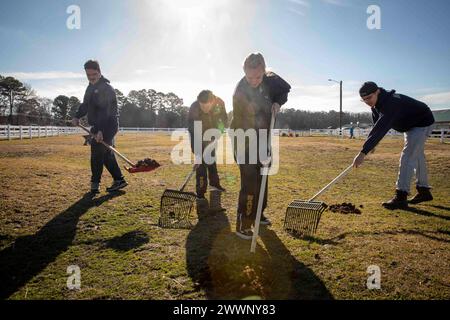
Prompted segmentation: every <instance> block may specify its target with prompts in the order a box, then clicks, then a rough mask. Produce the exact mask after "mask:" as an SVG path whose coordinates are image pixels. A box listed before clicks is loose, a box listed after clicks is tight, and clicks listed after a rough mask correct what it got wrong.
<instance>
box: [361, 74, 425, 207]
mask: <svg viewBox="0 0 450 320" xmlns="http://www.w3.org/2000/svg"><path fill="white" fill-rule="evenodd" d="M359 93H360V96H361V98H362V101H364V102H365V103H366V104H367V105H368V106H370V107H371V108H372V117H373V121H374V123H375V125H374V127H373V129H372V130H371V132H370V133H369V136H368V138H367V140H366V142H365V143H364V146H363V148H362V150H361V152H360V153H359V154H358V155H357V156H356V157H355V159H354V160H353V166H354V167H359V166H360V165H361V164H362V163H363V161H364V158H365V156H366V155H367V154H368V153H369V152H370V151H372V150H373V149H374V148H375V146H376V145H377V144H378V143H379V142H380V141H381V139H383V137H384V136H385V135H386V133H387V132H388V131H389V130H390V129H395V130H397V131H399V132H404V136H405V144H404V148H403V151H402V153H401V156H400V168H399V173H398V179H397V183H396V191H395V196H394V198H392V199H391V200H389V201H387V202H384V203H383V204H382V205H383V206H384V207H385V208H388V209H399V208H406V207H408V200H407V196H408V194H409V190H410V183H411V179H412V177H413V175H414V171H415V174H416V189H417V194H416V195H415V196H414V197H413V198H412V199H410V200H409V203H411V204H417V203H421V202H424V201H430V200H433V196H432V194H431V192H430V189H431V187H430V185H429V182H428V172H427V165H426V160H425V141H426V140H427V138H428V136H429V135H430V133H431V131H432V128H431V126H432V125H433V123H434V117H433V113H432V112H431V110H430V108H429V107H428V106H427V105H426V104H425V103H423V102H420V101H417V100H415V99H413V98H410V97H408V96H405V95H402V94H398V93H396V92H395V90H391V91H386V90H385V89H383V88H379V87H378V86H377V85H376V84H375V83H374V82H370V81H369V82H365V83H364V84H363V86H362V87H361V89H360V90H359Z"/></svg>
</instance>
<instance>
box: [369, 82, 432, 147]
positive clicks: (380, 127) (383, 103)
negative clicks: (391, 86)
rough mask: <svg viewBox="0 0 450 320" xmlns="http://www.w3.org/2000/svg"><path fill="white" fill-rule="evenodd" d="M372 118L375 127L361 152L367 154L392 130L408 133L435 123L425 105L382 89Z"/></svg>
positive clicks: (373, 109)
mask: <svg viewBox="0 0 450 320" xmlns="http://www.w3.org/2000/svg"><path fill="white" fill-rule="evenodd" d="M372 118H373V122H374V123H375V126H374V127H373V129H372V130H371V131H370V133H369V136H368V138H367V140H366V142H365V143H364V146H363V148H362V151H361V152H363V153H365V154H367V153H369V152H370V151H371V150H372V149H373V148H375V146H376V145H377V144H378V143H379V142H380V141H381V139H383V137H384V136H385V135H386V133H387V132H388V131H389V130H390V129H394V130H397V131H399V132H406V131H409V130H411V129H412V128H414V127H428V126H431V125H432V124H433V123H434V117H433V113H432V112H431V110H430V108H429V107H428V106H427V105H426V104H425V103H423V102H421V101H417V100H415V99H413V98H410V97H408V96H405V95H402V94H398V93H395V90H391V91H389V92H388V91H386V90H385V89H383V88H380V95H379V96H378V100H377V103H376V105H375V107H374V108H372Z"/></svg>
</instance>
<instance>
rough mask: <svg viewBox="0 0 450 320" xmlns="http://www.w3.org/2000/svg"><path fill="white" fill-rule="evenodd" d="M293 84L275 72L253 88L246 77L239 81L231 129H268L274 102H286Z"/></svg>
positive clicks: (268, 74)
mask: <svg viewBox="0 0 450 320" xmlns="http://www.w3.org/2000/svg"><path fill="white" fill-rule="evenodd" d="M290 89H291V86H290V85H289V84H288V83H287V82H286V81H284V80H283V79H282V78H281V77H280V76H278V75H277V74H275V73H273V72H267V73H266V74H265V75H264V78H263V81H262V83H261V84H260V85H259V86H258V87H257V88H252V87H251V86H250V85H249V84H248V82H247V80H246V79H245V77H244V78H242V79H241V81H239V83H238V85H237V87H236V89H235V92H234V95H233V120H232V122H231V125H230V128H231V129H244V130H246V129H250V128H253V129H268V128H269V126H270V118H271V115H272V104H274V103H275V102H277V103H278V104H279V105H280V106H282V105H283V104H285V103H286V101H287V99H288V93H289V91H290Z"/></svg>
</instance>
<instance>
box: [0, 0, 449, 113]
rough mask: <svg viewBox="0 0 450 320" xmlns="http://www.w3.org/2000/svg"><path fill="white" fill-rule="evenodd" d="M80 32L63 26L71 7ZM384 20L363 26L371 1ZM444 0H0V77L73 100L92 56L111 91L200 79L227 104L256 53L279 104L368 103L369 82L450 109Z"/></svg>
mask: <svg viewBox="0 0 450 320" xmlns="http://www.w3.org/2000/svg"><path fill="white" fill-rule="evenodd" d="M73 4H75V5H78V6H79V7H80V9H81V29H80V30H69V29H68V28H67V27H66V20H67V18H68V17H69V14H67V13H66V9H67V7H68V6H70V5H73ZM372 4H375V5H378V6H379V7H380V10H381V29H380V30H369V29H368V28H367V26H366V21H367V19H368V17H369V14H368V13H367V12H366V10H367V8H368V6H369V5H372ZM449 16H450V1H446V0H429V1H425V0H412V1H411V0H409V1H408V0H389V1H365V0H258V1H257V0H215V1H201V0H191V1H189V0H185V1H182V0H147V1H145V0H139V1H138V0H134V1H117V0H116V1H111V0H109V1H106V0H96V1H87V0H80V1H74V0H72V1H56V0H53V1H50V0H40V1H33V2H31V1H25V0H16V1H8V2H5V1H3V2H2V3H1V4H0V41H1V42H0V43H1V44H2V45H1V47H0V74H2V75H14V76H16V77H18V78H19V79H21V80H22V81H24V82H26V83H29V84H30V85H32V87H33V88H35V89H36V91H37V93H38V94H39V95H44V96H48V97H50V98H54V97H55V96H57V95H59V94H67V95H76V96H78V97H79V98H82V95H83V92H84V89H85V87H86V84H87V81H86V79H85V78H84V75H83V68H82V66H83V63H84V62H85V60H87V59H89V58H95V59H98V60H99V61H100V63H101V66H102V71H103V73H104V75H105V76H106V77H107V78H109V79H110V80H111V82H112V85H113V86H114V87H116V88H117V89H119V90H121V91H123V92H124V93H128V92H129V91H130V90H132V89H142V88H153V89H157V90H160V91H164V92H169V91H173V92H175V93H176V94H178V95H179V96H181V97H182V98H183V99H184V100H185V104H186V105H190V103H191V102H192V101H193V100H194V99H195V97H196V95H197V94H198V92H199V91H200V90H202V89H204V88H209V89H212V90H213V91H214V92H215V93H216V94H218V95H219V96H221V97H223V98H224V100H225V102H226V104H227V109H228V110H230V109H231V104H230V103H231V96H232V93H233V89H234V86H235V85H236V83H237V82H238V80H239V79H240V78H241V77H242V76H243V73H242V68H241V65H242V61H243V59H244V58H245V56H246V55H247V54H248V53H250V52H253V51H260V52H262V53H263V54H264V56H265V58H266V62H267V64H268V65H269V67H271V69H272V70H274V71H275V72H277V73H278V74H280V75H281V76H282V77H283V78H285V79H286V80H288V81H289V82H290V83H291V85H292V86H293V90H292V93H291V95H290V100H289V102H288V104H287V107H292V108H300V109H306V110H330V109H337V108H338V103H339V99H338V98H339V88H338V85H337V84H335V83H332V82H328V81H327V79H328V78H333V79H336V80H343V81H344V110H345V111H365V110H367V107H365V106H364V105H363V104H362V103H361V102H360V101H359V97H358V87H359V85H360V84H361V83H362V82H364V81H366V80H373V81H376V82H377V83H378V84H379V85H381V86H383V87H385V88H388V89H391V88H394V89H396V90H397V91H399V92H401V93H404V94H408V95H411V96H413V97H415V98H417V99H422V100H424V101H425V102H427V103H428V104H429V105H430V106H431V107H432V108H448V107H450V76H449V74H450V73H449V71H450V41H448V34H449V33H450V19H449V18H448V17H449Z"/></svg>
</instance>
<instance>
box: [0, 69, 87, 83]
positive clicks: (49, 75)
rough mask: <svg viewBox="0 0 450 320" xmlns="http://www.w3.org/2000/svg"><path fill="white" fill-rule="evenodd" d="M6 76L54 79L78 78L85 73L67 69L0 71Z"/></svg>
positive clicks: (24, 79)
mask: <svg viewBox="0 0 450 320" xmlns="http://www.w3.org/2000/svg"><path fill="white" fill-rule="evenodd" d="M0 74H1V75H3V76H6V77H14V78H17V79H19V80H21V81H27V80H56V79H80V78H84V77H85V75H84V74H81V73H75V72H67V71H46V72H0Z"/></svg>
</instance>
